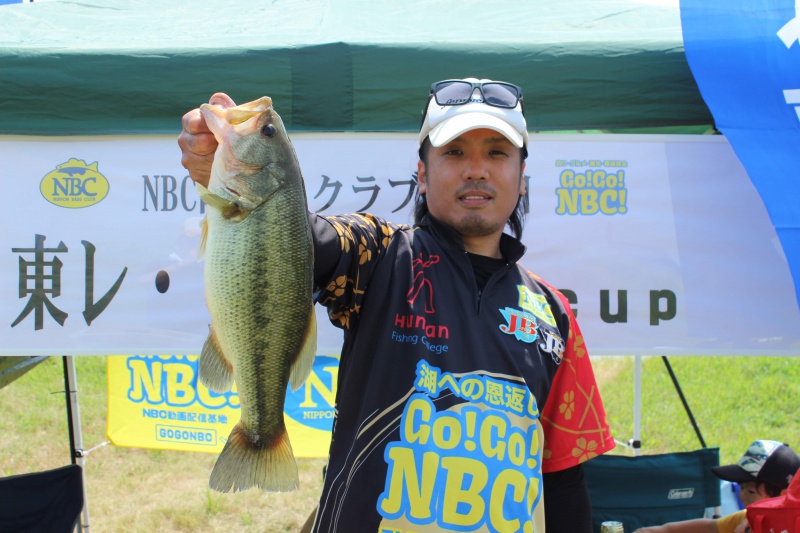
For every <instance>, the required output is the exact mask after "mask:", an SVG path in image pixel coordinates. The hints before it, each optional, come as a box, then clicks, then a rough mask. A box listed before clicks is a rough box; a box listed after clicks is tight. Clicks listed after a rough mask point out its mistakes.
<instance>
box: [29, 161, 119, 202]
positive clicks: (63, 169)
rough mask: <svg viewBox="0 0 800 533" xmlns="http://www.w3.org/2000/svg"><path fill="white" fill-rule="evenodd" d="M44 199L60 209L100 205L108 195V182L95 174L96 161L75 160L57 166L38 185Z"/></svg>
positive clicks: (103, 177)
mask: <svg viewBox="0 0 800 533" xmlns="http://www.w3.org/2000/svg"><path fill="white" fill-rule="evenodd" d="M39 190H40V191H41V193H42V196H44V198H45V200H47V201H48V202H50V203H51V204H53V205H57V206H59V207H67V208H69V209H79V208H81V207H90V206H93V205H95V204H97V203H99V202H100V201H101V200H103V198H105V197H106V196H107V195H108V180H107V179H106V177H105V176H103V175H102V174H100V172H98V171H97V162H96V161H95V162H94V163H92V164H91V165H87V164H86V161H81V160H80V159H75V158H74V157H73V158H72V159H70V160H69V161H67V162H66V163H62V164H60V165H58V166H57V167H56V168H55V170H53V171H51V172H49V173H48V174H47V175H46V176H45V177H44V178H42V182H41V183H40V184H39Z"/></svg>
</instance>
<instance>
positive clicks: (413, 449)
mask: <svg viewBox="0 0 800 533" xmlns="http://www.w3.org/2000/svg"><path fill="white" fill-rule="evenodd" d="M427 96H428V98H427V101H426V103H425V107H424V108H423V113H424V118H423V121H422V125H421V128H420V132H419V135H418V145H419V152H418V155H419V162H418V164H417V186H418V189H417V197H416V206H415V212H414V218H415V225H414V226H413V227H409V226H406V225H397V224H393V223H391V222H388V221H386V220H383V219H381V218H379V217H376V216H373V215H369V214H351V215H340V216H321V215H316V214H313V213H309V220H310V223H311V228H312V234H313V235H312V236H313V240H314V283H315V291H316V290H319V294H318V296H317V302H318V303H319V304H320V305H323V306H325V307H326V308H327V309H328V314H329V317H330V319H331V321H332V322H333V324H334V325H336V326H337V327H340V328H341V329H342V330H344V346H343V348H342V354H341V362H340V370H339V375H338V382H337V386H338V390H337V397H336V418H335V420H334V425H333V435H332V442H331V447H330V452H329V460H328V467H327V472H326V475H325V479H324V484H323V489H322V495H321V498H320V501H319V506H318V509H317V511H316V513H315V517H314V519H313V530H314V531H317V532H325V533H333V532H350V531H359V532H372V533H377V532H379V531H416V532H419V533H425V532H434V531H437V532H440V531H444V532H446V531H453V532H455V531H478V530H480V531H485V530H486V531H488V530H491V531H522V532H526V533H541V532H544V531H545V526H546V529H547V531H548V532H550V533H559V532H564V533H567V532H569V533H589V532H591V505H590V502H589V494H588V491H587V490H586V486H585V482H584V477H583V469H582V463H583V462H585V461H587V460H589V459H591V458H592V457H595V456H596V455H599V454H601V453H604V452H606V451H608V450H610V449H612V448H613V447H614V439H613V437H612V435H611V433H610V431H609V429H608V423H607V420H606V416H605V412H604V408H603V404H602V401H601V399H600V397H599V394H598V391H597V384H596V382H595V378H594V373H593V371H592V365H591V362H590V360H589V356H588V353H587V351H586V345H585V343H584V340H583V335H582V334H581V331H580V329H579V328H578V324H577V322H576V320H575V316H574V314H573V312H572V310H571V308H570V304H569V301H568V300H567V299H566V298H565V297H564V296H563V295H562V294H561V293H560V292H559V291H557V290H556V289H554V288H553V287H552V286H550V285H548V284H547V283H545V282H544V281H543V280H542V279H541V278H539V277H538V276H535V275H534V274H532V273H530V272H529V271H528V270H526V269H525V268H523V267H522V266H520V265H519V264H518V262H517V261H518V260H519V259H520V258H521V257H522V255H523V254H524V252H525V247H524V246H523V245H522V243H521V242H520V240H519V238H520V236H521V234H522V226H523V222H524V217H525V209H524V206H525V198H526V196H525V195H526V182H525V178H524V170H525V158H526V156H527V153H528V148H529V145H528V132H527V127H526V122H525V117H524V114H523V104H522V90H521V89H520V88H519V87H517V86H516V85H513V84H510V83H506V82H499V81H492V80H486V79H481V80H479V79H475V78H467V79H461V80H444V81H440V82H437V83H434V84H433V85H432V86H431V89H430V93H429V94H428V95H427ZM210 103H212V104H214V105H219V106H221V107H225V108H227V107H231V106H233V105H234V103H233V101H232V99H231V98H230V97H228V96H227V95H224V94H221V93H217V94H215V95H214V96H212V98H211V101H210ZM178 144H179V145H180V147H181V149H182V160H181V162H182V164H183V165H184V167H185V168H187V169H188V170H189V175H190V176H191V177H192V179H193V180H195V181H196V182H198V183H200V184H202V185H207V184H208V180H209V174H210V169H211V165H212V161H213V157H214V150H215V149H216V146H217V143H216V141H215V139H214V137H213V136H212V135H211V133H210V132H209V130H208V128H207V126H206V124H205V123H204V121H203V119H202V117H201V115H200V113H199V112H198V111H197V110H192V111H190V112H188V113H187V114H186V115H184V118H183V131H182V132H181V135H180V137H179V138H178ZM506 228H507V229H508V233H506V232H505V231H504V230H505V229H506ZM564 260H565V261H568V260H569V258H564ZM311 522H312V521H311V519H310V520H309V523H307V524H306V526H305V528H306V529H309V528H310V527H311V526H310V524H311Z"/></svg>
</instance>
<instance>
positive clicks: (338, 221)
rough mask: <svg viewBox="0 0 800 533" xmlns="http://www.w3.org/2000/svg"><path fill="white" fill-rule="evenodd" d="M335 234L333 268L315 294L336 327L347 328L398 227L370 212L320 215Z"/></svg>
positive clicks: (355, 314) (358, 308) (357, 312)
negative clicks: (337, 253) (337, 251)
mask: <svg viewBox="0 0 800 533" xmlns="http://www.w3.org/2000/svg"><path fill="white" fill-rule="evenodd" d="M324 218H325V219H326V220H327V221H328V222H329V223H330V224H331V226H332V227H333V229H334V230H336V233H337V235H338V236H339V247H340V249H341V256H340V259H339V264H338V265H337V266H336V271H335V273H334V275H333V277H332V278H331V280H330V281H329V282H328V284H327V285H326V286H325V287H323V289H322V291H321V292H320V294H319V295H318V296H317V301H318V302H319V303H320V304H321V305H323V306H325V307H327V308H328V316H329V317H330V319H331V322H333V324H334V325H335V326H337V327H340V328H343V329H350V327H351V325H352V321H353V320H355V318H356V317H357V316H358V314H359V312H360V311H361V305H362V303H363V300H364V291H365V290H366V288H367V285H368V284H369V280H370V278H371V275H372V272H373V271H374V270H375V267H376V266H377V263H378V261H379V259H380V257H381V255H382V254H383V253H384V252H385V251H386V248H387V247H388V246H389V243H390V242H391V240H392V236H393V235H394V233H395V232H396V231H397V230H398V229H400V228H402V227H403V226H398V225H396V224H391V223H389V222H386V221H385V220H383V219H380V218H378V217H375V216H373V215H370V214H364V215H361V214H355V215H338V216H326V217H324Z"/></svg>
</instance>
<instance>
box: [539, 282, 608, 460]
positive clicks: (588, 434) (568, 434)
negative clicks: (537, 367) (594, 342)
mask: <svg viewBox="0 0 800 533" xmlns="http://www.w3.org/2000/svg"><path fill="white" fill-rule="evenodd" d="M557 294H558V295H559V297H560V298H561V299H562V302H563V303H564V307H565V308H566V310H567V315H568V317H569V321H570V325H569V337H568V339H567V346H566V350H565V351H564V358H563V360H562V362H561V367H560V368H559V370H558V372H557V373H556V376H555V379H554V380H553V385H552V387H551V389H550V395H549V396H548V399H547V403H546V404H545V406H544V409H543V411H542V416H541V421H542V429H543V430H544V434H545V445H544V456H543V457H544V461H543V464H542V469H543V471H544V472H556V471H559V470H563V469H565V468H570V467H572V466H576V465H578V464H581V463H583V462H585V461H588V460H589V459H592V458H593V457H597V456H598V455H600V454H602V453H605V452H607V451H609V450H611V449H613V448H614V446H615V444H614V438H613V436H612V435H611V431H610V429H609V426H608V420H607V418H606V413H605V409H604V407H603V401H602V399H601V398H600V392H599V391H598V389H597V382H596V381H595V377H594V371H593V370H592V364H591V362H590V361H589V354H588V353H587V351H586V344H585V343H584V340H583V334H582V333H581V330H580V327H579V326H578V323H577V321H576V320H575V316H574V315H573V314H572V311H571V309H570V307H569V302H568V301H567V299H566V298H565V297H564V296H563V295H561V293H557Z"/></svg>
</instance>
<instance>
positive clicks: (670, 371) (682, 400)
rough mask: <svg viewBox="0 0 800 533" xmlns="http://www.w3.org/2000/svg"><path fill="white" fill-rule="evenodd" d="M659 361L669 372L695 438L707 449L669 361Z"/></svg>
mask: <svg viewBox="0 0 800 533" xmlns="http://www.w3.org/2000/svg"><path fill="white" fill-rule="evenodd" d="M661 359H662V360H663V361H664V364H665V365H666V366H667V371H668V372H669V377H670V378H672V383H673V385H675V390H676V391H678V396H679V397H680V399H681V403H683V408H684V409H685V410H686V414H687V415H689V421H690V422H691V423H692V427H693V428H694V432H695V433H696V434H697V438H698V439H700V445H701V446H702V447H703V448H707V446H706V441H705V440H703V435H702V434H701V433H700V428H699V427H698V426H697V422H696V421H695V419H694V415H693V414H692V410H691V409H689V403H688V402H687V401H686V397H685V396H684V395H683V391H682V390H681V386H680V385H679V384H678V378H677V377H676V376H675V372H673V371H672V365H670V364H669V359H667V356H666V355H662V356H661Z"/></svg>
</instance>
